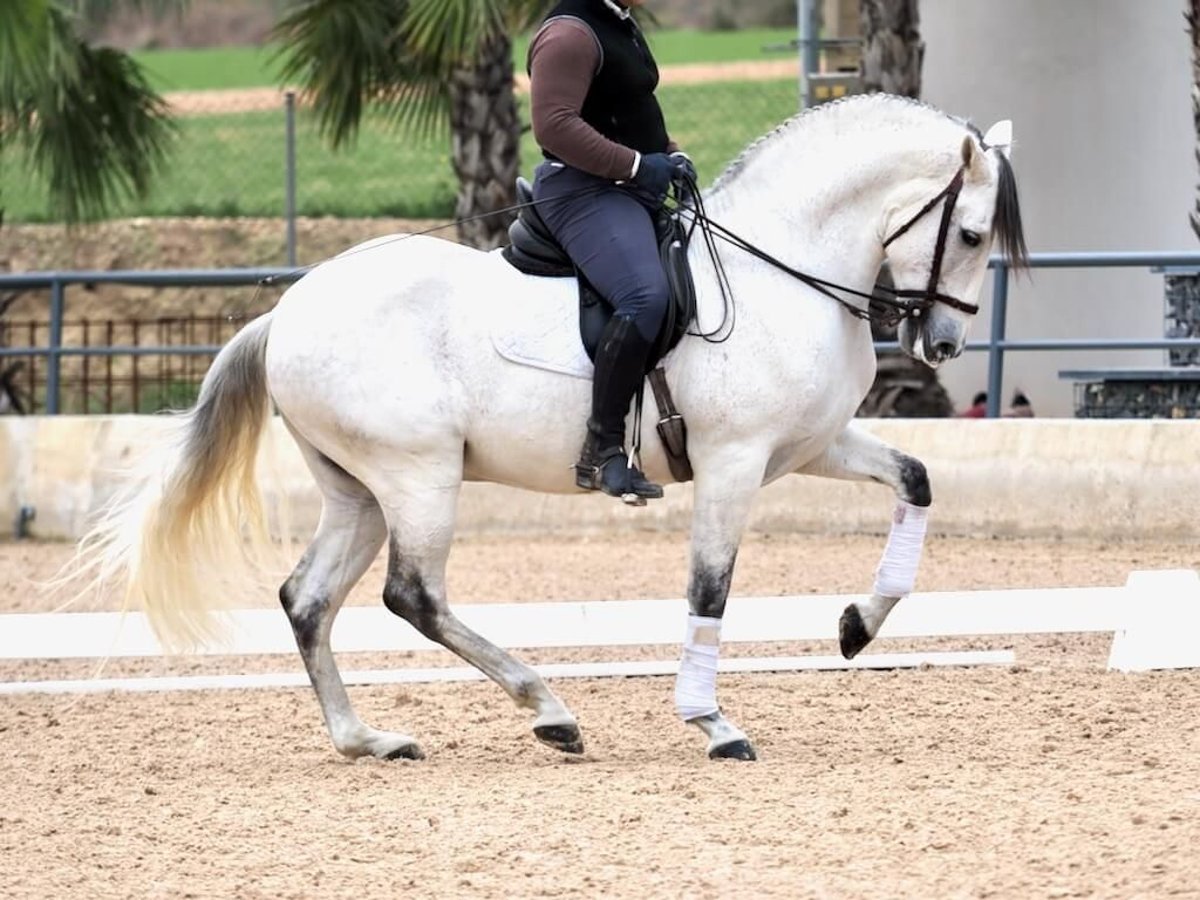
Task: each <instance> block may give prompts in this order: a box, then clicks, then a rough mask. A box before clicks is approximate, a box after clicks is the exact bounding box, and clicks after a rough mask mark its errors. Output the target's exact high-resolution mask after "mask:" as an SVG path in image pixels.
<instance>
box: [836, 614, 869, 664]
mask: <svg viewBox="0 0 1200 900" xmlns="http://www.w3.org/2000/svg"><path fill="white" fill-rule="evenodd" d="M838 640H839V642H840V643H841V647H842V656H844V657H845V658H846V659H854V657H856V656H858V653H859V651H860V650H862V648H863V647H865V646H867V644H869V643H871V635H870V634H868V633H867V626H866V624H865V623H864V622H863V619H862V616H861V615H859V612H858V607H857V606H855V605H854V604H853V603H851V604H850V605H849V606H847V607H846V611H845V612H843V613H842V618H841V620H840V621H839V622H838Z"/></svg>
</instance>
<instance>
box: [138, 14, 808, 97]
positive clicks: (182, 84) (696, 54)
mask: <svg viewBox="0 0 1200 900" xmlns="http://www.w3.org/2000/svg"><path fill="white" fill-rule="evenodd" d="M795 36H796V34H795V32H794V31H791V30H788V29H752V30H746V31H653V32H650V42H651V44H652V46H653V48H654V56H655V58H656V59H657V60H658V62H659V65H674V64H676V63H705V62H730V61H734V60H747V59H776V58H779V57H781V56H782V55H783V53H781V52H778V51H776V52H770V53H765V52H764V51H763V47H765V46H768V45H772V44H775V45H777V44H785V43H787V42H788V41H790V40H791V39H792V38H794V37H795ZM528 44H529V38H528V37H527V36H526V37H522V38H521V39H520V40H518V41H517V42H516V46H515V47H514V48H513V59H514V62H515V64H516V66H517V68H518V70H523V69H524V68H525V50H526V47H527V46H528ZM134 58H135V59H137V61H138V62H139V63H141V64H142V65H143V66H144V67H145V69H146V71H147V74H148V75H149V78H150V82H151V84H153V85H154V87H155V88H156V89H157V90H159V91H202V90H215V89H223V88H245V87H269V86H272V85H275V84H277V83H278V81H279V79H278V75H277V72H278V66H277V65H276V63H275V62H274V59H273V51H272V49H271V48H268V47H225V48H218V49H212V50H146V51H143V52H140V53H135V54H134Z"/></svg>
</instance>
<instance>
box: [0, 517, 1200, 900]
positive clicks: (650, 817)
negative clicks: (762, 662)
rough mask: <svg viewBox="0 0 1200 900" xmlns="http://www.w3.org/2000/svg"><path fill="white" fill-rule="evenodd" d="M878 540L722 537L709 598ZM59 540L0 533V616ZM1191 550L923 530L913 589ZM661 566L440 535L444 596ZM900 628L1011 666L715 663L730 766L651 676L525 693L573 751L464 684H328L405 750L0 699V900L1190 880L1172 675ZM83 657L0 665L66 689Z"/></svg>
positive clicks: (1188, 704) (1193, 869) (986, 888)
mask: <svg viewBox="0 0 1200 900" xmlns="http://www.w3.org/2000/svg"><path fill="white" fill-rule="evenodd" d="M881 545H882V539H881V538H875V537H846V538H812V537H799V536H765V535H752V536H750V537H749V538H748V539H747V541H746V542H745V544H744V547H743V551H742V553H741V555H740V557H739V568H738V573H737V576H736V578H735V582H734V594H735V599H733V600H731V603H736V595H738V594H740V595H767V594H797V593H805V592H821V593H826V592H860V591H863V590H866V589H867V588H868V587H869V585H870V581H871V573H872V570H873V568H874V565H875V562H876V560H877V559H878V554H879V551H880V548H881ZM68 552H69V548H65V547H61V546H55V545H35V544H6V545H0V612H15V611H26V612H28V611H43V610H46V609H48V608H49V605H50V601H48V600H47V599H46V598H45V597H44V596H43V595H42V594H41V593H40V592H38V591H37V590H35V589H34V588H33V587H32V586H31V583H30V582H31V581H32V580H38V579H43V578H46V577H48V576H49V575H51V574H52V573H53V572H54V570H55V569H56V568H57V567H58V566H59V565H60V564H61V563H62V561H63V560H64V559H65V558H66V556H67V555H68ZM613 560H620V561H622V568H621V569H620V570H617V571H613V569H612V565H613V563H612V561H613ZM1197 566H1200V549H1198V548H1196V547H1194V546H1190V545H1189V546H1176V545H1163V544H1106V545H1102V544H1095V543H1088V544H1074V543H1057V544H1047V543H1041V542H1025V541H969V540H945V539H931V541H930V543H929V546H928V551H927V556H926V559H925V562H924V564H923V567H922V573H921V577H920V579H919V583H918V587H919V588H920V589H923V590H956V589H968V588H988V587H1022V586H1043V587H1049V586H1055V585H1063V586H1081V585H1089V584H1101V585H1103V584H1113V585H1116V584H1121V583H1123V582H1124V580H1125V576H1126V575H1127V574H1128V572H1129V571H1130V570H1131V569H1136V568H1177V567H1197ZM685 579H686V548H685V544H684V541H683V539H682V538H681V537H679V536H674V535H663V534H655V533H636V534H620V535H592V536H588V537H560V538H553V537H517V536H513V537H489V538H471V539H466V540H462V541H460V542H459V543H458V544H457V546H456V548H455V551H454V553H453V554H452V557H451V564H450V573H449V585H450V591H451V597H452V600H454V601H457V602H463V603H467V602H471V603H478V602H488V601H508V602H511V601H520V600H554V599H604V598H635V597H668V596H678V595H679V594H680V593H681V591H682V589H683V585H684V582H685ZM381 584H382V568H381V567H380V566H379V565H377V566H376V567H375V568H374V569H373V570H372V571H371V572H370V573H369V574H368V576H367V577H366V578H365V579H364V581H363V584H362V585H361V586H360V588H359V589H358V590H356V592H355V594H354V595H353V597H352V598H351V601H350V602H354V603H376V602H378V600H377V598H378V596H379V590H380V586H381ZM258 602H259V605H264V606H265V605H271V604H273V603H274V602H275V601H274V598H273V596H271V595H270V594H269V593H264V595H263V596H262V597H261V598H258ZM99 605H100V606H103V605H105V604H99ZM246 605H250V603H249V602H248V603H247V604H246ZM921 643H922V642H910V644H921ZM924 643H925V644H926V645H927V646H934V645H936V646H938V647H939V648H944V649H964V648H968V647H989V648H995V649H1005V648H1008V649H1012V650H1014V651H1015V653H1016V655H1017V665H1015V666H1012V667H1003V668H989V669H953V670H917V671H892V672H852V673H847V672H825V673H804V674H791V675H744V676H722V677H721V681H720V692H721V700H722V704H723V706H724V708H725V710H726V712H727V713H728V714H729V715H730V716H731V717H732V718H733V720H734V721H736V722H738V723H739V724H740V725H741V726H742V727H743V728H744V729H745V730H746V731H747V732H748V733H749V734H750V735H751V737H752V738H753V740H754V741H755V743H756V745H757V747H758V751H759V754H760V759H759V761H758V762H757V763H754V764H735V763H713V762H710V761H708V760H707V759H705V757H704V754H703V749H704V742H703V739H702V737H701V735H700V734H699V732H697V731H695V730H692V729H689V728H687V727H685V726H684V725H682V724H681V723H679V722H678V720H677V719H676V718H675V716H674V711H673V705H672V694H671V692H672V682H671V680H670V679H667V678H633V679H624V680H601V679H595V680H563V681H559V682H556V683H554V684H553V687H554V689H555V690H556V691H557V692H558V693H559V695H560V696H562V697H563V699H564V700H565V701H566V702H567V703H568V705H570V706H571V708H572V709H573V711H574V712H575V714H576V715H577V716H578V717H579V720H580V723H581V726H582V728H583V732H584V738H585V741H586V743H587V751H586V753H585V754H584V755H583V756H582V757H579V758H567V757H563V756H560V755H558V754H556V753H554V752H553V751H550V750H548V749H546V748H543V747H542V746H540V745H538V744H537V743H536V742H535V741H534V740H533V738H532V736H531V735H530V733H529V730H528V727H529V722H528V720H527V717H526V715H525V714H524V713H523V712H521V711H519V710H517V709H515V708H514V707H513V706H512V705H511V704H510V703H509V701H508V700H507V698H505V697H504V696H503V695H502V694H501V693H500V691H499V690H498V689H497V688H496V687H495V686H493V685H491V684H488V683H478V684H456V685H416V686H405V687H399V688H398V687H362V688H352V689H351V690H350V694H351V698H352V700H353V701H354V702H355V704H356V705H357V707H358V710H359V712H360V714H361V715H362V716H363V718H364V719H365V720H366V721H368V722H370V723H371V724H374V725H376V726H378V727H382V728H392V729H397V730H404V731H407V732H408V733H410V734H413V735H415V736H416V737H417V738H418V739H419V740H420V741H421V742H422V744H423V746H424V749H425V750H426V752H427V754H428V758H427V759H426V760H425V761H423V762H419V763H408V762H403V763H382V762H375V761H370V762H363V761H360V762H357V763H352V762H347V761H345V760H343V759H341V758H340V757H338V756H337V754H336V753H335V752H334V751H333V749H332V747H331V745H330V743H329V740H328V738H327V736H326V733H325V730H324V727H323V725H322V723H321V721H320V714H319V711H318V709H317V705H316V701H315V699H314V698H313V696H312V694H311V691H309V690H307V689H305V690H260V691H227V692H208V693H186V694H184V693H175V694H169V693H162V694H140V695H132V694H101V695H91V696H86V697H82V698H74V699H69V698H64V697H60V696H59V697H55V696H38V695H32V694H26V695H19V696H5V697H0V746H2V747H3V748H4V751H5V752H4V753H3V756H2V761H0V778H3V779H4V781H5V782H6V783H7V784H8V788H7V790H6V791H5V800H4V803H3V804H2V805H0V894H3V895H4V896H5V897H38V898H41V897H49V896H65V897H89V898H90V897H109V896H113V897H158V896H162V897H263V898H267V897H271V898H274V897H362V896H385V897H458V896H463V897H537V896H548V895H555V894H565V893H571V894H575V895H577V896H583V897H602V896H603V897H659V896H663V897H684V896H687V897H726V896H734V895H737V896H772V897H900V896H904V897H1022V898H1024V897H1074V896H1081V897H1084V896H1085V897H1165V896H1182V897H1189V896H1191V897H1196V896H1200V853H1197V851H1196V847H1197V846H1200V673H1197V672H1174V673H1161V674H1152V675H1118V674H1110V673H1106V672H1105V671H1104V670H1103V664H1104V659H1105V654H1106V652H1107V640H1106V639H1105V638H1104V637H1103V636H1078V635H1061V636H1050V635H1047V636H1030V637H1024V638H1015V637H1014V638H1011V639H1006V638H1003V637H1000V638H987V639H982V638H980V639H954V640H952V641H943V642H924ZM830 649H831V648H828V647H822V646H808V645H805V646H800V647H798V646H796V645H778V646H768V647H757V648H755V647H750V648H742V647H738V648H736V649H734V648H733V647H731V648H730V650H731V654H732V653H733V652H738V653H743V652H752V651H754V652H781V653H794V652H807V651H810V650H811V651H813V652H830ZM877 649H880V650H888V649H896V647H889V646H880V647H878V648H877ZM675 652H676V651H675V650H674V648H661V647H660V648H625V649H623V650H622V651H620V652H619V653H618V652H617V651H603V650H600V651H571V652H568V651H557V652H556V651H553V650H544V651H538V652H537V653H527V654H522V656H523V657H524V658H526V659H528V660H529V661H531V662H542V661H545V662H549V661H558V660H560V659H568V658H571V659H573V658H580V657H586V658H608V657H612V658H617V657H620V656H622V655H623V656H624V658H649V657H652V656H655V655H658V656H663V657H666V658H670V657H672V656H674V654H675ZM614 654H615V655H614ZM356 656H358V655H356ZM374 656H375V657H376V658H374V659H371V660H368V661H369V662H371V663H372V664H375V665H410V664H416V663H418V662H419V663H420V664H422V665H428V664H431V658H432V657H435V656H436V657H437V658H436V659H432V664H457V663H458V661H457V660H455V659H453V658H452V657H450V656H449V655H447V654H405V655H399V654H397V655H396V658H395V659H389V658H388V655H386V654H384V655H383V657H384V658H383V659H379V658H378V656H379V655H374ZM418 657H425V658H424V659H417V658H418ZM360 662H361V661H360V660H349V661H343V664H344V665H345V666H346V667H348V668H349V667H351V666H353V667H359V665H360ZM89 665H91V664H90V663H67V662H58V661H29V662H21V663H6V664H5V665H4V666H3V667H2V669H0V671H2V673H3V678H4V680H10V681H11V680H17V679H24V678H54V677H85V675H86V669H87V667H88V666H89ZM121 665H123V666H125V667H127V668H129V667H132V668H131V670H136V669H137V666H138V665H140V666H141V667H142V669H143V670H146V669H147V668H148V669H149V670H150V671H151V672H152V673H158V672H167V671H195V670H198V669H203V668H205V667H207V668H210V669H211V668H213V667H220V666H225V667H226V668H225V670H226V671H233V670H238V671H255V670H263V671H293V670H298V669H299V665H300V664H299V659H298V658H295V657H288V658H280V657H276V658H270V659H241V660H230V659H222V658H219V657H218V658H215V659H209V660H205V661H203V663H201V662H197V661H195V660H193V661H191V662H187V661H177V662H172V663H167V662H164V661H150V662H148V661H142V662H140V663H138V662H136V661H126V662H122V663H121ZM230 666H237V667H238V668H237V669H231V668H230ZM81 667H82V668H81ZM115 671H117V672H120V671H122V670H121V669H120V667H119V666H118V668H117V669H116V670H115ZM109 674H112V673H109Z"/></svg>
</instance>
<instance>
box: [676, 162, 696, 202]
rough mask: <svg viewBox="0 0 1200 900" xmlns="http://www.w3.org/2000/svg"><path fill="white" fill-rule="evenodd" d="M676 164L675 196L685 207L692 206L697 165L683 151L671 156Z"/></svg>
mask: <svg viewBox="0 0 1200 900" xmlns="http://www.w3.org/2000/svg"><path fill="white" fill-rule="evenodd" d="M671 159H672V160H674V162H675V177H674V181H675V196H676V198H677V199H678V200H679V202H680V204H681V205H683V206H691V205H692V194H693V192H694V191H695V190H696V185H697V176H696V164H695V163H694V162H692V158H691V157H690V156H688V155H687V154H686V153H684V152H683V151H682V150H676V151H675V152H674V153H672V154H671Z"/></svg>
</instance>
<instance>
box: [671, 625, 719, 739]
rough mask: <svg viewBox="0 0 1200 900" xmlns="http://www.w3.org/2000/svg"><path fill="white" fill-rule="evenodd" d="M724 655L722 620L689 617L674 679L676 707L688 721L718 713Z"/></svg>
mask: <svg viewBox="0 0 1200 900" xmlns="http://www.w3.org/2000/svg"><path fill="white" fill-rule="evenodd" d="M720 655H721V620H720V619H714V618H712V617H710V616H694V615H691V614H689V615H688V624H687V638H686V639H685V640H684V642H683V659H682V660H681V661H680V663H679V676H678V677H677V678H676V679H675V708H676V709H677V710H679V715H680V717H681V718H682V719H683V720H684V721H685V722H687V721H690V720H692V719H698V718H700V716H707V715H710V714H712V713H715V712H717V711H718V710H719V709H720V707H719V706H717V658H718V657H719V656H720Z"/></svg>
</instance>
